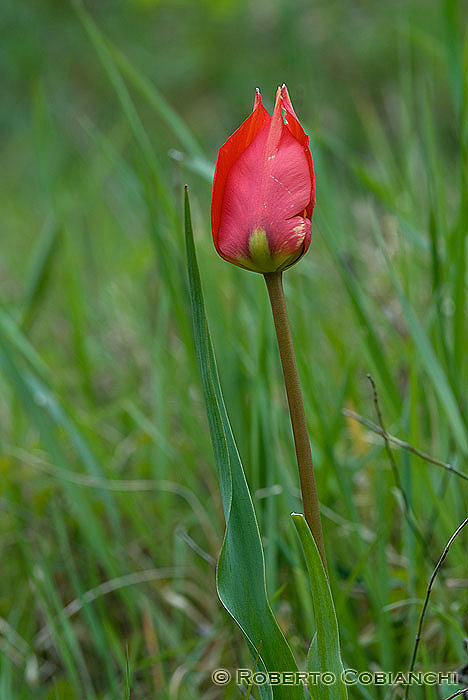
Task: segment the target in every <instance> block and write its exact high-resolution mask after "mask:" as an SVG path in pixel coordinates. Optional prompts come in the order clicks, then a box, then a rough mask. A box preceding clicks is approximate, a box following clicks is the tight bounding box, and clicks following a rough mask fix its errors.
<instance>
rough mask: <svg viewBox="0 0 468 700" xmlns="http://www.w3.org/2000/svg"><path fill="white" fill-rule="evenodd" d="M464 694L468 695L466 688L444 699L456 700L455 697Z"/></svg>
mask: <svg viewBox="0 0 468 700" xmlns="http://www.w3.org/2000/svg"><path fill="white" fill-rule="evenodd" d="M464 693H468V688H462V689H461V690H457V692H456V693H453V694H452V695H449V696H448V698H445V700H452V699H453V698H456V697H457V695H463V694H464Z"/></svg>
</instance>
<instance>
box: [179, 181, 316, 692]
mask: <svg viewBox="0 0 468 700" xmlns="http://www.w3.org/2000/svg"><path fill="white" fill-rule="evenodd" d="M185 236H186V245H187V262H188V275H189V286H190V299H191V309H192V320H193V328H194V336H195V346H196V352H197V359H198V364H199V368H200V374H201V379H202V387H203V394H204V399H205V404H206V410H207V414H208V422H209V427H210V433H211V440H212V443H213V450H214V454H215V459H216V466H217V469H218V478H219V484H220V490H221V497H222V502H223V509H224V516H225V520H226V531H225V536H224V541H223V546H222V549H221V553H220V556H219V560H218V567H217V589H218V595H219V598H220V600H221V602H222V604H223V605H224V607H225V608H226V610H227V611H228V612H229V613H230V614H231V616H232V617H233V618H234V620H235V621H236V622H237V624H238V625H239V627H240V628H241V630H242V632H243V633H244V635H245V637H246V639H247V643H248V646H249V649H250V652H251V654H252V660H253V664H252V667H254V665H256V669H257V670H259V671H265V670H266V671H293V672H295V671H297V666H296V662H295V660H294V657H293V655H292V653H291V650H290V648H289V645H288V643H287V642H286V640H285V638H284V636H283V633H282V632H281V630H280V628H279V626H278V623H277V622H276V619H275V617H274V615H273V612H272V610H271V607H270V604H269V602H268V597H267V591H266V581H265V561H264V555H263V549H262V544H261V540H260V533H259V530H258V524H257V519H256V516H255V510H254V506H253V503H252V499H251V497H250V492H249V488H248V485H247V481H246V478H245V474H244V470H243V467H242V464H241V461H240V457H239V453H238V451H237V447H236V444H235V441H234V437H233V434H232V431H231V426H230V423H229V418H228V415H227V412H226V408H225V405H224V400H223V396H222V392H221V386H220V383H219V378H218V372H217V368H216V361H215V357H214V352H213V347H212V344H211V338H210V334H209V330H208V325H207V321H206V316H205V307H204V301H203V294H202V288H201V282H200V275H199V271H198V264H197V259H196V253H195V246H194V241H193V232H192V223H191V217H190V205H189V199H188V194H187V192H186V194H185ZM258 689H259V692H260V695H261V697H262V699H263V698H264V699H272V700H283V699H284V700H286V699H288V700H295V699H300V700H304V694H305V689H304V686H302V685H272V686H268V685H259V686H258Z"/></svg>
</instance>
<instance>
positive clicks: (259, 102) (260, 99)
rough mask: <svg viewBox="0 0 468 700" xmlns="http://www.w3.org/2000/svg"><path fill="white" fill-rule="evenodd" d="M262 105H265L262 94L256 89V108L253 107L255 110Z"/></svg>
mask: <svg viewBox="0 0 468 700" xmlns="http://www.w3.org/2000/svg"><path fill="white" fill-rule="evenodd" d="M261 104H263V103H262V96H261V94H260V89H259V88H255V99H254V106H253V108H254V110H255V109H257V107H258V106H259V105H261Z"/></svg>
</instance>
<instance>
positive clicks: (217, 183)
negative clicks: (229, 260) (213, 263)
mask: <svg viewBox="0 0 468 700" xmlns="http://www.w3.org/2000/svg"><path fill="white" fill-rule="evenodd" d="M270 121H271V117H270V115H269V114H268V112H267V111H266V109H265V107H264V106H263V103H262V97H261V95H260V90H258V89H257V91H256V94H255V102H254V108H253V111H252V114H251V115H250V116H249V117H248V118H247V119H246V120H245V121H244V122H243V123H242V124H241V126H240V127H239V128H238V129H237V131H235V132H234V133H233V135H232V136H231V137H230V138H229V139H228V140H227V141H226V143H225V144H224V145H223V146H221V148H220V150H219V154H218V160H217V161H216V168H215V174H214V179H213V196H212V200H211V227H212V230H213V238H214V243H215V246H216V248H217V250H218V253H220V250H219V248H218V230H219V224H220V220H221V208H222V204H223V196H224V189H225V186H226V179H227V177H228V175H229V172H230V170H231V168H232V166H233V165H234V163H235V162H236V161H237V159H238V158H239V156H240V155H241V154H242V153H243V152H244V151H245V149H246V148H247V147H248V146H249V145H250V144H251V143H252V141H253V140H254V139H255V138H256V136H257V135H258V134H259V132H260V131H261V130H262V129H263V128H264V127H265V126H266V125H267V124H269V123H270ZM220 254H221V253H220Z"/></svg>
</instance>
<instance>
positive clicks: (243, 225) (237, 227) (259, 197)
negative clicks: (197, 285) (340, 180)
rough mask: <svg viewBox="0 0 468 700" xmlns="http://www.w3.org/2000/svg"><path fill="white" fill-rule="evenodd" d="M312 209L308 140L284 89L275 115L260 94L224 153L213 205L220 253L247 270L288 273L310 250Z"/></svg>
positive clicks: (220, 157)
mask: <svg viewBox="0 0 468 700" xmlns="http://www.w3.org/2000/svg"><path fill="white" fill-rule="evenodd" d="M283 114H284V118H283ZM314 203H315V178H314V166H313V164H312V156H311V153H310V149H309V137H308V136H307V135H306V134H305V133H304V130H303V129H302V127H301V125H300V124H299V121H298V119H297V117H296V114H295V112H294V109H293V106H292V104H291V100H290V99H289V95H288V91H287V89H286V86H285V85H283V87H281V88H278V92H277V93H276V102H275V108H274V111H273V116H272V117H270V115H269V114H268V112H267V111H266V109H265V108H264V106H263V104H262V98H261V96H260V92H259V90H257V94H256V97H255V103H254V108H253V111H252V114H251V115H250V117H248V119H246V120H245V122H244V123H243V124H241V126H240V127H239V128H238V129H237V131H235V132H234V133H233V134H232V136H231V137H230V138H229V139H228V140H227V141H226V143H225V144H224V145H223V146H221V148H220V150H219V154H218V160H217V162H216V169H215V174H214V181H213V194H212V199H211V227H212V231H213V241H214V244H215V247H216V250H217V251H218V253H219V254H220V255H221V257H222V258H224V259H225V260H228V261H229V262H232V263H234V264H235V265H239V267H244V268H246V269H247V270H253V271H254V272H261V273H263V274H265V273H269V272H277V271H281V270H285V269H286V268H287V267H290V266H291V265H293V264H294V263H295V262H297V261H298V260H299V258H301V257H302V256H303V255H304V253H305V252H306V251H307V249H308V247H309V244H310V237H311V229H312V225H311V218H312V212H313V209H314Z"/></svg>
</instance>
